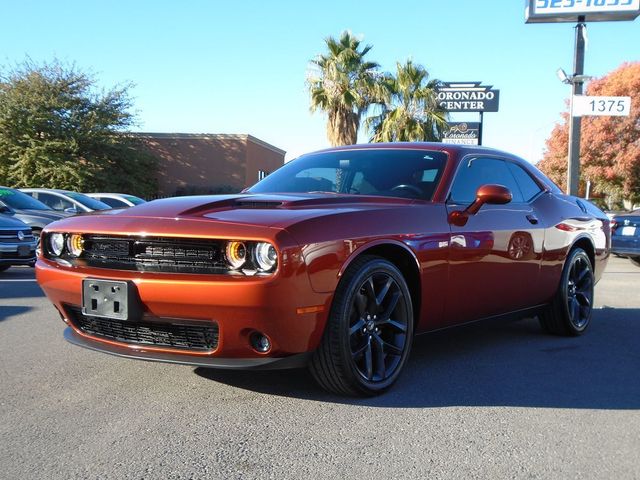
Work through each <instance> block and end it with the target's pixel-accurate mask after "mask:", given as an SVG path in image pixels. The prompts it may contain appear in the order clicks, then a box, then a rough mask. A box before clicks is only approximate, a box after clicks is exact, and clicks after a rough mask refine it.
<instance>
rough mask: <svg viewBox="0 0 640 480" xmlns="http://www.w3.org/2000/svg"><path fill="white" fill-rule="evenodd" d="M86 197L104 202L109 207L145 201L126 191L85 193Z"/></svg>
mask: <svg viewBox="0 0 640 480" xmlns="http://www.w3.org/2000/svg"><path fill="white" fill-rule="evenodd" d="M85 195H86V196H87V197H91V198H95V199H96V200H100V201H101V202H103V203H106V204H107V205H109V206H110V207H111V208H127V207H133V206H135V205H140V204H141V203H145V200H143V199H141V198H140V197H136V196H135V195H129V194H126V193H85Z"/></svg>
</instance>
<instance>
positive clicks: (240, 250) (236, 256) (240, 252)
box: [226, 242, 247, 270]
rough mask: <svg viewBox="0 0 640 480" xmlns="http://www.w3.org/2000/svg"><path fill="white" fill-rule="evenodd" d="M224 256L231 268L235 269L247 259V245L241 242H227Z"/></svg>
mask: <svg viewBox="0 0 640 480" xmlns="http://www.w3.org/2000/svg"><path fill="white" fill-rule="evenodd" d="M226 257H227V262H229V265H230V266H231V268H232V269H233V270H237V269H238V268H240V267H241V266H242V265H244V262H246V260H247V247H246V246H245V244H244V243H242V242H229V243H227V250H226Z"/></svg>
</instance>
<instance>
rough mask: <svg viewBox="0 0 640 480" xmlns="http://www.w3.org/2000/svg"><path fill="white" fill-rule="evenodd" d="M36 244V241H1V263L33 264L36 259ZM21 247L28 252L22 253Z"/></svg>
mask: <svg viewBox="0 0 640 480" xmlns="http://www.w3.org/2000/svg"><path fill="white" fill-rule="evenodd" d="M36 245H37V242H35V241H33V242H20V243H4V242H3V243H0V265H32V264H33V263H34V262H35V261H36ZM27 247H28V248H27ZM21 249H24V250H26V251H27V252H26V253H24V254H21V253H20V250H21Z"/></svg>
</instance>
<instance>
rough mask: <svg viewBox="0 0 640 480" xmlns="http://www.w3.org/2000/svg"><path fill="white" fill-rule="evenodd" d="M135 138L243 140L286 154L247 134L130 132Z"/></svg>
mask: <svg viewBox="0 0 640 480" xmlns="http://www.w3.org/2000/svg"><path fill="white" fill-rule="evenodd" d="M131 133H132V134H133V135H135V136H136V137H141V138H185V139H189V138H190V139H196V140H209V139H210V140H244V141H247V142H251V143H255V144H256V145H260V146H261V147H264V148H267V149H269V150H271V151H272V152H275V153H278V154H280V155H283V156H284V155H285V154H286V153H287V152H286V151H285V150H282V149H280V148H278V147H275V146H273V145H271V144H269V143H267V142H265V141H263V140H260V139H259V138H256V137H254V136H253V135H249V134H248V133H240V134H235V133H160V132H131Z"/></svg>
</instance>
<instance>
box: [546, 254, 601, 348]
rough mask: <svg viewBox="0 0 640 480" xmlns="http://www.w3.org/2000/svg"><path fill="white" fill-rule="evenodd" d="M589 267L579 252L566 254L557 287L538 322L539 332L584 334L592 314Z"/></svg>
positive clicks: (587, 257) (584, 256) (591, 288)
mask: <svg viewBox="0 0 640 480" xmlns="http://www.w3.org/2000/svg"><path fill="white" fill-rule="evenodd" d="M594 284H595V279H594V276H593V267H592V266H591V260H590V259H589V256H588V255H587V253H586V252H585V251H584V250H582V249H581V248H575V249H574V250H571V252H569V256H568V257H567V260H566V262H565V264H564V268H563V269H562V276H561V278H560V285H559V286H558V290H557V292H556V294H555V296H554V298H553V300H552V302H551V304H550V305H549V306H548V307H547V308H546V309H545V310H544V312H542V313H541V314H540V315H539V316H538V318H539V320H540V325H541V326H542V328H543V330H545V331H547V332H549V333H552V334H555V335H564V336H577V335H581V334H582V333H584V331H585V330H586V329H587V327H588V326H589V323H590V322H591V312H592V310H593V287H594Z"/></svg>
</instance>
